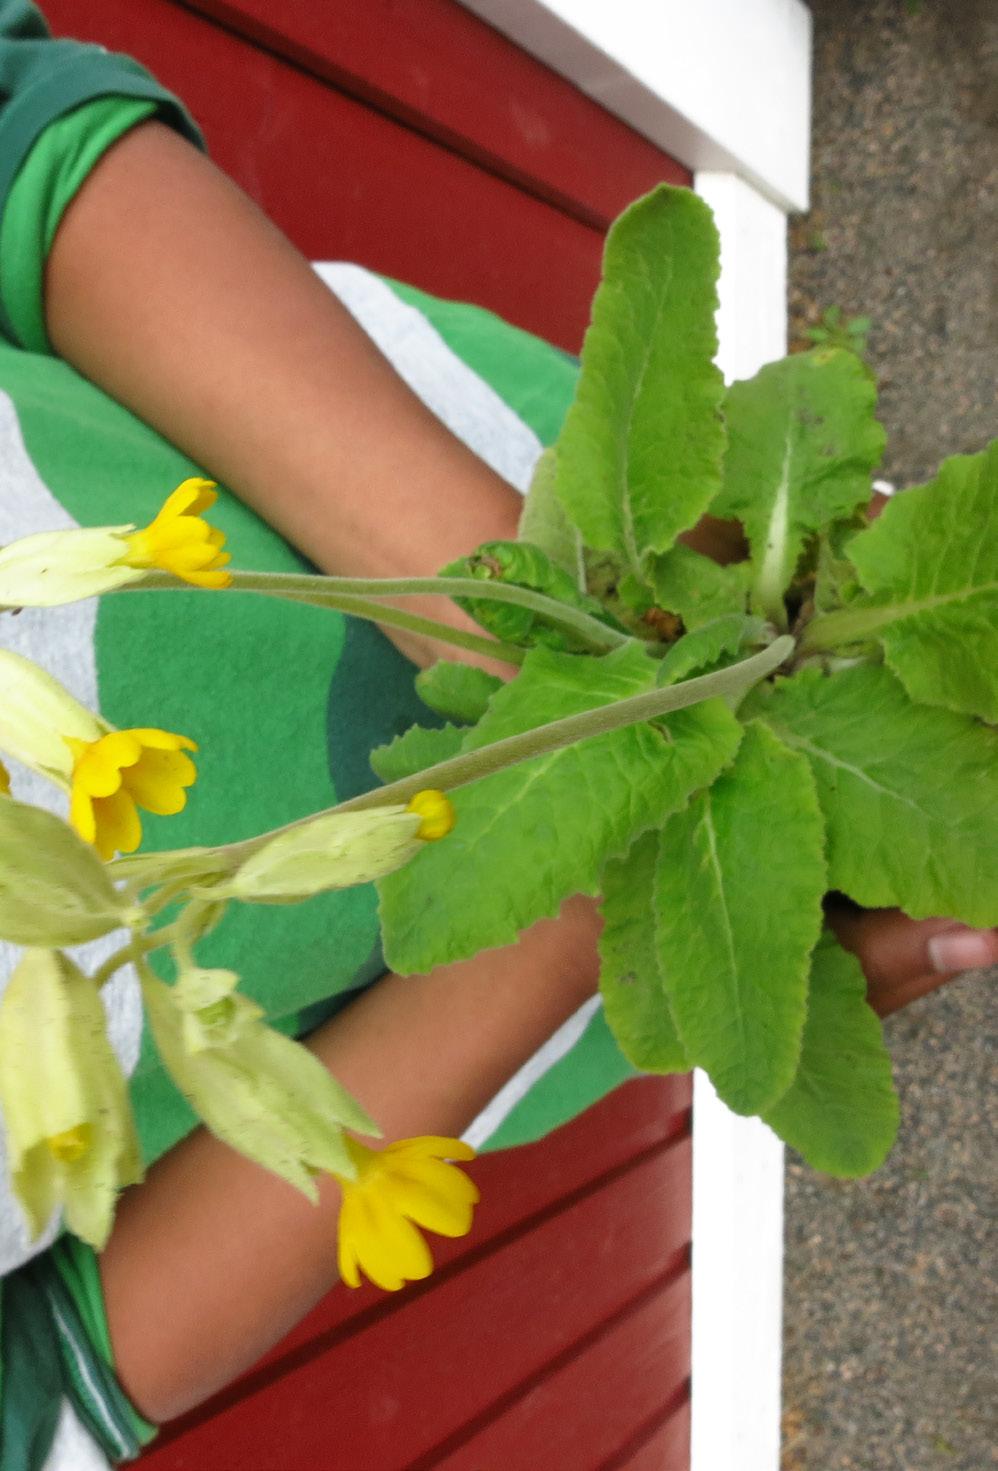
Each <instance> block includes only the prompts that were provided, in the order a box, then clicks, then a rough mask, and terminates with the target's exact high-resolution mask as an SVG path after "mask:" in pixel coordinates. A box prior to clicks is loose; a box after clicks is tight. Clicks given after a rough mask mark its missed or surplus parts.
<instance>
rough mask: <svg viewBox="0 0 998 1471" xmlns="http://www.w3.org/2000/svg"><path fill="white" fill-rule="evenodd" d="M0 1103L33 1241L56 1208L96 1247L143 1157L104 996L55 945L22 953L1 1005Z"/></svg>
mask: <svg viewBox="0 0 998 1471" xmlns="http://www.w3.org/2000/svg"><path fill="white" fill-rule="evenodd" d="M0 1107H2V1109H3V1119H4V1125H5V1127H6V1132H7V1149H8V1154H9V1157H10V1160H9V1162H10V1174H11V1183H12V1185H13V1190H14V1194H15V1195H16V1197H17V1199H18V1200H19V1202H20V1204H21V1207H22V1209H23V1210H24V1214H25V1216H26V1217H27V1221H28V1226H29V1228H30V1231H31V1235H32V1237H36V1236H38V1235H39V1234H40V1233H41V1231H42V1230H43V1229H44V1227H45V1224H46V1222H47V1221H48V1220H49V1218H50V1216H51V1215H52V1212H53V1211H54V1210H55V1209H56V1207H57V1206H60V1205H61V1206H62V1207H63V1208H64V1211H65V1218H66V1225H67V1226H68V1227H69V1229H70V1230H71V1231H74V1232H75V1233H76V1235H77V1236H80V1237H82V1239H83V1240H84V1241H89V1242H90V1244H91V1246H93V1247H94V1248H95V1249H96V1250H98V1251H99V1250H100V1249H101V1248H102V1247H103V1245H104V1243H105V1242H106V1241H107V1237H108V1233H109V1231H110V1229H111V1222H112V1219H113V1217H114V1205H115V1199H116V1197H117V1193H118V1190H119V1189H120V1188H121V1187H122V1186H123V1185H130V1184H132V1183H134V1182H135V1181H136V1180H140V1179H141V1178H142V1163H141V1159H140V1155H139V1142H138V1136H137V1135H136V1132H135V1124H134V1121H133V1119H132V1112H131V1106H130V1104H129V1101H128V1088H127V1085H126V1083H125V1079H124V1077H123V1076H122V1072H121V1068H120V1066H119V1064H118V1060H117V1058H116V1057H115V1055H114V1052H113V1051H112V1048H111V1044H110V1042H109V1041H108V1037H107V1020H106V1017H105V1015H104V1007H103V1005H102V1004H101V999H100V992H99V991H98V989H97V987H96V986H95V985H94V983H93V981H91V980H89V979H88V977H86V976H85V975H84V974H83V973H82V971H80V970H78V969H77V967H76V966H75V965H74V964H73V962H72V961H71V960H70V959H69V957H68V956H66V955H63V954H62V953H61V952H60V951H58V950H26V951H25V952H24V955H23V957H22V959H21V961H20V962H19V964H18V966H17V968H16V970H15V971H14V974H13V975H12V976H11V979H10V983H9V985H8V986H7V989H6V991H5V992H4V994H3V1000H2V1002H0Z"/></svg>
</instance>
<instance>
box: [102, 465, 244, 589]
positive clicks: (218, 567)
mask: <svg viewBox="0 0 998 1471" xmlns="http://www.w3.org/2000/svg"><path fill="white" fill-rule="evenodd" d="M217 499H218V493H217V491H216V489H215V482H214V481H213V480H202V479H200V478H199V477H198V476H192V477H191V479H189V480H185V481H183V482H182V484H180V485H178V486H177V488H176V490H175V491H174V492H173V494H172V495H170V496H168V497H167V499H166V501H165V503H164V505H163V507H162V509H161V510H160V512H159V514H158V515H157V516H156V518H155V520H153V521H151V522H150V523H149V525H148V526H146V527H145V528H144V529H143V530H141V531H136V532H133V534H132V535H131V536H129V537H128V538H127V545H128V551H127V552H126V553H125V555H124V556H123V557H122V558H121V559H120V561H121V563H122V564H123V565H124V566H126V567H136V568H143V569H144V568H147V567H159V568H162V570H163V571H165V572H172V573H173V574H174V576H176V577H182V578H183V580H184V581H185V582H191V583H193V584H194V585H195V586H196V587H228V585H229V583H230V582H231V581H232V577H231V575H230V574H229V573H228V572H225V571H223V570H222V569H223V568H224V567H225V565H226V563H227V562H229V561H230V557H229V554H228V552H223V551H222V547H223V546H224V544H225V537H224V535H223V533H222V532H221V531H218V530H216V529H215V527H213V526H209V525H208V523H207V521H205V520H203V519H202V516H201V513H202V511H207V510H209V509H210V508H211V507H212V506H213V505H214V504H215V502H216V500H217Z"/></svg>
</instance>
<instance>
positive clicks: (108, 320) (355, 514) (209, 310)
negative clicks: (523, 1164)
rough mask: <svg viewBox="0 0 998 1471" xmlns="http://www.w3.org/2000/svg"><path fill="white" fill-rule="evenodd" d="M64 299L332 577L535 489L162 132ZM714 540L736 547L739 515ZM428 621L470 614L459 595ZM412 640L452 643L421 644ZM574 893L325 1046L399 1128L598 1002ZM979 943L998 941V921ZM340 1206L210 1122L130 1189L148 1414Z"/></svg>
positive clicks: (111, 358) (431, 559)
mask: <svg viewBox="0 0 998 1471" xmlns="http://www.w3.org/2000/svg"><path fill="white" fill-rule="evenodd" d="M46 307H47V322H48V329H49V334H50V336H51V338H52V341H53V342H54V344H55V346H56V348H57V349H58V351H59V352H60V353H61V354H62V356H64V357H65V358H66V359H67V360H68V361H69V362H71V363H73V364H74V365H75V366H76V367H77V368H79V369H80V370H81V371H82V372H84V373H85V374H86V375H87V376H88V377H90V378H92V379H93V380H94V382H96V383H97V384H99V385H100V386H101V387H102V388H104V389H105V390H106V391H107V392H109V393H110V394H111V395H113V396H114V397H115V398H116V399H118V400H119V401H120V402H122V403H124V404H126V405H127V406H128V407H130V408H132V409H133V410H134V411H135V412H136V413H138V414H139V415H140V416H141V417H143V418H144V419H146V420H147V421H148V422H150V423H151V424H153V425H155V426H156V427H157V428H158V429H159V430H160V431H161V432H162V433H163V434H164V435H165V436H166V437H167V438H168V439H170V440H171V441H173V442H174V443H175V444H177V445H178V446H179V447H180V448H182V449H184V450H186V451H187V453H189V454H190V455H192V456H193V457H194V458H195V459H196V460H198V461H199V462H200V463H202V464H203V465H204V466H205V468H206V469H207V470H208V471H209V472H210V473H212V474H213V475H215V476H217V477H218V478H219V479H221V480H223V481H225V483H226V484H227V485H228V486H229V487H230V488H231V489H232V490H234V491H235V492H236V493H237V494H239V495H240V496H242V497H243V498H244V499H245V500H246V501H248V502H249V503H250V504H251V505H253V506H254V507H255V508H256V509H257V510H258V511H259V512H260V513H261V515H263V516H264V517H265V519H266V520H267V521H269V522H270V523H271V524H272V525H274V526H276V527H277V528H278V529H279V530H280V531H282V532H283V533H284V535H285V536H286V537H287V538H288V539H289V540H290V541H292V542H293V543H294V544H295V545H297V546H298V547H300V548H301V549H302V550H303V551H304V552H306V553H307V554H308V555H309V556H311V557H312V559H313V560H314V561H315V562H316V563H317V564H318V565H319V566H321V567H323V568H325V569H327V570H328V571H330V572H342V573H353V574H356V575H380V576H388V575H394V576H400V575H416V574H425V573H431V572H434V571H436V569H437V568H439V567H440V566H441V565H442V564H443V563H444V562H445V561H447V560H449V559H451V558H453V557H455V556H458V555H461V554H463V553H465V552H467V551H468V550H470V549H471V548H473V547H474V546H475V545H476V544H477V543H478V542H481V541H484V540H487V539H491V538H505V537H511V536H513V535H514V534H515V527H516V520H517V515H518V511H519V504H520V502H519V497H518V496H517V495H516V493H515V492H514V491H513V490H511V489H510V487H509V486H507V485H506V484H505V483H504V482H503V481H502V480H501V479H499V478H498V477H497V476H496V475H495V474H493V472H492V471H491V470H489V469H488V468H487V467H486V466H485V465H483V464H482V463H481V462H480V461H479V460H478V459H477V458H476V457H475V456H474V455H472V454H471V453H470V452H469V451H468V450H467V449H466V448H465V447H464V446H463V445H462V444H460V443H459V442H458V441H457V440H456V439H454V438H453V437H452V436H451V435H450V434H449V433H448V431H447V430H445V429H444V428H443V427H442V426H441V425H440V424H439V423H438V422H437V420H436V419H435V418H434V417H433V416H432V415H431V414H430V413H429V412H428V411H427V410H426V409H424V408H423V406H422V405H421V404H420V403H419V402H418V400H417V399H416V398H415V397H414V396H413V395H412V394H411V393H410V392H409V390H408V389H407V388H406V387H405V386H404V385H403V384H402V383H401V381H400V380H399V379H398V378H397V377H396V375H395V373H394V371H393V370H392V369H391V368H390V367H389V365H388V364H387V363H386V362H385V361H384V359H383V358H382V357H381V356H380V354H379V353H378V352H377V350H376V349H375V348H374V347H373V346H372V345H371V344H370V342H369V341H368V339H367V338H366V337H365V335H364V334H363V333H362V332H361V331H360V330H359V329H358V328H357V327H356V326H355V324H354V323H353V321H352V319H351V318H350V316H349V315H348V314H347V313H346V312H345V311H344V310H343V308H342V307H341V306H340V305H339V303H338V302H337V301H336V300H335V298H334V297H333V296H332V295H331V294H330V293H329V292H328V291H327V290H326V288H325V287H324V286H323V285H322V284H321V283H320V282H319V281H318V279H317V278H316V277H315V276H314V274H313V273H312V271H311V269H310V268H309V267H308V265H307V264H306V263H305V262H304V261H303V260H302V258H301V257H300V256H299V255H298V254H297V252H295V251H294V250H293V249H292V247H291V246H290V245H289V244H288V243H287V242H286V241H285V240H284V239H283V238H282V237H281V236H280V235H279V234H278V233H277V231H275V230H274V228H273V227H272V226H271V225H270V224H268V222H267V221H266V220H265V219H264V218H263V216H262V215H260V213H259V212H258V211H257V210H256V208H255V207H254V206H253V205H252V204H251V203H250V202H249V201H248V200H246V199H245V198H244V197H243V196H242V195H241V194H240V192H239V191H238V190H237V189H236V188H235V187H234V186H233V185H232V184H231V183H229V181H228V180H226V179H225V177H224V176H223V175H222V174H220V173H219V172H218V171H217V170H216V169H215V168H214V167H213V166H212V165H211V164H210V163H208V162H207V161H206V160H205V159H204V158H203V157H202V156H201V155H200V154H198V153H197V151H196V150H195V149H193V148H192V147H190V146H189V145H188V144H186V143H185V142H183V141H182V140H181V139H179V138H177V137H176V136H174V135H173V134H172V133H171V132H170V131H169V130H168V129H166V128H165V127H162V126H161V125H159V124H156V123H148V124H144V125H142V126H140V127H138V128H136V129H135V130H134V131H133V132H132V133H130V134H128V135H127V136H126V137H124V138H123V139H122V140H121V141H120V142H118V143H117V144H116V145H115V146H114V147H113V148H112V149H111V150H110V151H109V152H108V153H107V154H106V155H105V157H104V158H103V160H102V161H101V163H100V164H99V165H98V166H97V168H96V169H95V170H94V171H93V173H92V174H91V175H90V176H89V178H88V179H87V181H86V183H85V184H84V186H83V187H82V189H81V190H80V192H79V194H78V195H77V196H76V199H75V200H74V202H73V203H72V204H71V205H70V207H69V209H68V211H67V213H66V215H65V216H64V218H63V221H62V223H61V225H60V227H59V230H58V232H57V234H56V238H55V242H54V246H53V249H52V251H51V254H50V256H49V262H48V272H47V279H46ZM696 541H697V543H698V545H699V546H700V547H701V549H702V550H705V551H709V552H711V551H712V552H715V553H717V554H723V552H724V550H725V547H724V544H723V528H720V527H716V526H708V527H706V528H703V529H700V530H699V531H698V533H696ZM432 612H433V614H434V616H436V617H439V618H441V619H445V620H446V619H449V620H451V621H453V622H455V623H461V622H463V616H462V615H461V614H460V613H459V612H457V611H456V610H455V609H454V608H453V605H452V604H450V603H449V602H447V601H446V600H439V601H438V605H437V606H435V607H434V608H433V609H432ZM409 651H410V652H411V653H412V654H413V655H414V657H416V658H417V659H419V660H420V662H426V661H428V660H429V659H430V658H432V657H434V655H435V651H434V650H433V649H431V648H430V647H429V646H428V645H427V644H425V643H422V642H419V641H414V642H412V643H411V644H410V645H409ZM568 908H569V913H568V915H567V916H565V917H563V918H562V919H561V920H559V921H558V922H548V923H546V924H544V925H540V926H537V927H535V929H534V930H533V931H531V932H530V934H529V935H528V936H526V937H525V938H524V939H523V940H522V941H521V943H520V944H519V945H517V946H516V947H512V948H511V949H509V950H506V951H500V952H495V951H493V952H488V953H486V954H484V955H481V956H479V957H477V958H476V959H474V960H471V961H468V962H466V963H464V964H463V965H461V966H455V967H450V968H448V969H447V970H446V971H442V972H438V973H435V974H434V975H432V976H430V977H427V978H425V979H421V980H397V979H394V978H390V979H389V980H388V981H387V982H386V983H384V984H383V985H382V986H379V987H376V988H375V989H374V990H373V991H372V992H370V993H369V994H368V995H366V996H364V997H363V998H362V999H361V1000H360V1001H358V1002H357V1003H356V1004H355V1006H354V1007H352V1008H351V1009H350V1010H349V1011H348V1012H346V1013H344V1014H343V1015H341V1016H340V1017H338V1018H337V1019H336V1020H335V1021H333V1022H331V1023H330V1024H329V1026H328V1027H327V1028H326V1029H324V1031H323V1032H322V1033H321V1034H320V1037H319V1038H317V1039H316V1046H317V1048H318V1049H319V1050H320V1053H321V1055H322V1056H323V1058H324V1060H326V1061H328V1062H329V1064H330V1066H331V1067H334V1068H335V1070H336V1072H337V1074H338V1075H339V1076H340V1077H342V1078H343V1080H344V1081H345V1082H346V1083H347V1085H348V1086H350V1087H352V1088H353V1089H354V1090H355V1091H356V1092H357V1093H358V1095H359V1096H360V1098H361V1099H362V1101H363V1102H364V1103H365V1105H366V1106H367V1107H368V1108H369V1109H370V1110H371V1112H372V1113H374V1115H375V1117H377V1118H378V1119H379V1122H380V1123H381V1124H382V1126H383V1127H384V1129H385V1132H386V1134H387V1135H388V1136H389V1137H390V1136H391V1135H392V1134H395V1135H398V1134H412V1133H416V1132H422V1131H434V1132H436V1131H440V1132H449V1131H451V1130H455V1129H460V1128H462V1127H463V1126H464V1125H465V1124H466V1123H467V1122H468V1120H469V1119H470V1118H471V1116H472V1115H473V1114H474V1113H475V1112H476V1110H477V1109H478V1108H479V1107H480V1105H481V1104H483V1103H484V1102H485V1101H486V1100H487V1098H488V1097H489V1096H490V1094H491V1093H492V1092H494V1090H495V1088H496V1087H497V1086H498V1085H499V1084H500V1083H501V1082H502V1081H503V1080H504V1079H505V1078H506V1077H507V1076H508V1075H509V1074H510V1073H511V1072H512V1071H513V1070H514V1069H515V1068H516V1066H517V1065H518V1063H520V1062H521V1061H523V1060H524V1059H525V1058H526V1057H528V1056H529V1055H530V1053H531V1052H532V1051H533V1050H534V1049H535V1047H536V1046H537V1045H538V1044H539V1043H540V1042H541V1041H542V1040H543V1039H544V1037H546V1036H547V1035H548V1034H549V1033H550V1032H551V1031H552V1030H553V1028H554V1027H555V1026H556V1025H557V1024H558V1023H559V1022H560V1021H561V1020H563V1019H564V1018H565V1017H566V1016H567V1015H569V1014H570V1013H571V1011H572V1010H574V1009H575V1007H576V1006H577V1005H578V1003H579V1001H580V999H581V998H582V997H583V996H584V995H586V994H588V992H589V991H591V989H592V987H593V985H594V982H595V968H596V962H595V953H594V942H593V936H594V933H595V927H596V921H595V916H594V911H593V908H592V905H591V904H589V903H588V902H587V901H572V904H571V905H570V906H568ZM850 923H851V921H850ZM934 923H936V922H927V923H926V924H923V925H920V926H919V925H912V924H911V923H910V922H909V921H905V920H903V919H902V918H901V917H899V916H896V915H895V914H893V913H886V914H874V915H871V916H866V917H864V918H863V920H862V923H861V924H858V925H857V924H852V928H851V929H850V932H849V939H850V941H851V942H853V943H855V945H856V947H857V949H858V951H859V953H860V956H861V959H863V960H864V962H866V963H867V968H868V970H869V971H871V972H872V974H873V976H874V989H873V999H874V1001H875V1004H879V1005H881V1006H882V1008H883V1009H884V1010H889V1009H891V1006H892V1005H893V1004H894V1001H895V999H896V998H897V997H898V996H901V997H903V998H904V999H910V996H911V995H912V994H920V993H921V990H922V989H926V988H927V987H926V976H927V975H929V973H930V972H932V964H931V962H930V959H929V956H928V953H927V949H926V942H927V939H928V938H929V936H930V935H931V934H932V933H933V930H932V925H933V924H934ZM937 927H938V925H937ZM982 944H984V945H985V946H987V945H988V944H990V945H991V946H992V954H995V953H998V947H995V946H994V937H993V936H991V937H984V939H983V940H982ZM964 963H965V964H966V963H969V962H964ZM957 968H959V967H957ZM938 979H940V978H939V977H937V978H936V980H937V982H938ZM429 1060H432V1072H431V1071H430V1069H429V1066H428V1062H429ZM334 1213H335V1192H334V1191H332V1190H330V1191H329V1193H328V1197H327V1200H326V1203H325V1204H324V1205H323V1207H321V1208H320V1209H319V1210H318V1211H316V1210H313V1209H312V1207H310V1206H309V1205H308V1204H307V1203H305V1202H304V1201H302V1200H300V1199H299V1198H298V1197H297V1196H296V1195H295V1194H294V1192H292V1191H291V1190H290V1188H289V1187H287V1186H285V1185H284V1184H282V1183H281V1182H280V1181H278V1180H275V1179H273V1178H271V1177H269V1176H267V1175H266V1174H264V1173H263V1172H262V1171H259V1170H257V1169H256V1168H255V1167H254V1166H252V1165H249V1164H247V1163H246V1162H245V1161H243V1160H242V1159H241V1158H239V1157H238V1156H235V1155H233V1154H232V1153H231V1152H229V1151H228V1150H227V1149H225V1147H224V1146H222V1145H220V1144H218V1143H217V1142H215V1141H214V1140H212V1139H211V1138H209V1137H208V1136H207V1135H205V1134H203V1133H198V1134H196V1135H194V1136H192V1138H191V1139H190V1140H189V1141H187V1142H186V1143H185V1144H183V1145H181V1146H180V1147H179V1149H178V1150H177V1151H176V1152H174V1153H172V1154H171V1155H169V1156H168V1157H167V1158H166V1159H164V1160H163V1161H162V1162H161V1163H160V1164H159V1165H157V1166H156V1168H155V1170H154V1171H153V1172H152V1175H151V1177H150V1180H149V1181H148V1182H147V1183H146V1184H145V1185H144V1186H143V1187H142V1188H141V1189H139V1190H136V1191H134V1192H132V1193H131V1194H129V1195H128V1196H127V1197H126V1198H125V1200H124V1201H123V1203H122V1209H121V1213H120V1216H119V1220H118V1223H117V1225H116V1227H115V1231H114V1234H113V1236H112V1239H111V1243H110V1245H109V1247H108V1250H107V1253H106V1255H105V1258H104V1276H105V1285H106V1290H107V1297H108V1305H109V1313H110V1321H111V1329H112V1334H113V1338H114V1342H115V1346H116V1350H117V1354H118V1360H119V1365H120V1370H121V1374H122V1377H123V1379H124V1382H125V1384H126V1386H127V1387H128V1388H129V1389H130V1390H131V1391H132V1393H133V1394H134V1396H135V1398H136V1401H137V1403H138V1405H139V1407H140V1408H141V1409H143V1410H144V1411H146V1412H147V1413H148V1414H149V1415H151V1416H152V1417H154V1418H166V1417H169V1416H171V1415H175V1414H177V1413H179V1412H180V1411H182V1410H183V1409H184V1408H187V1407H189V1406H190V1405H192V1404H194V1403H196V1402H197V1401H198V1400H200V1399H202V1398H204V1397H206V1396H207V1395H209V1394H210V1393H212V1392H213V1390H215V1389H217V1388H218V1387H219V1386H220V1385H221V1384H223V1383H224V1382H225V1381H226V1380H227V1379H229V1378H231V1377H232V1375H234V1374H236V1373H238V1372H239V1371H240V1369H242V1368H243V1367H245V1366H246V1365H248V1364H249V1363H250V1362H252V1361H253V1360H254V1359H255V1358H256V1357H257V1356H258V1355H259V1354H260V1353H261V1352H262V1351H263V1350H264V1349H265V1348H266V1346H267V1345H268V1344H269V1343H270V1342H272V1341H273V1340H274V1339H275V1338H276V1337H278V1336H280V1334H281V1333H283V1332H284V1331H285V1330H286V1329H287V1328H288V1327H289V1326H290V1324H291V1323H293V1322H294V1321H295V1320H296V1319H297V1318H298V1317H300V1316H301V1314H302V1313H303V1312H305V1311H306V1310H307V1309H308V1308H309V1306H310V1305H311V1304H312V1303H313V1302H314V1301H315V1300H316V1299H317V1298H318V1297H319V1296H320V1295H321V1293H322V1292H323V1291H324V1290H325V1289H326V1288H327V1287H328V1286H329V1284H330V1283H331V1281H332V1280H333V1278H334V1275H335V1274H334V1270H333V1265H332V1264H333V1261H334V1246H333V1218H334ZM153 1328H154V1329H155V1331H152V1329H153Z"/></svg>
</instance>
